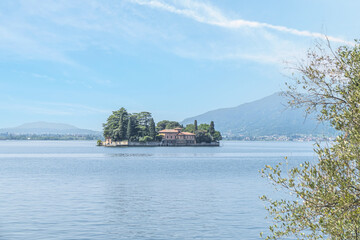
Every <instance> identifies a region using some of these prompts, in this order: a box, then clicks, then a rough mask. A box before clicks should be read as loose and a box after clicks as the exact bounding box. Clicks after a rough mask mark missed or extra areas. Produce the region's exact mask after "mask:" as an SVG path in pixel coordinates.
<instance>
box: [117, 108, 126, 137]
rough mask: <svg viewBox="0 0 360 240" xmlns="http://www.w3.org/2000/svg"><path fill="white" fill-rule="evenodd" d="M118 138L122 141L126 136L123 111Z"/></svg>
mask: <svg viewBox="0 0 360 240" xmlns="http://www.w3.org/2000/svg"><path fill="white" fill-rule="evenodd" d="M118 138H119V141H122V140H124V138H125V126H124V114H123V113H122V114H121V115H120V120H119V130H118Z"/></svg>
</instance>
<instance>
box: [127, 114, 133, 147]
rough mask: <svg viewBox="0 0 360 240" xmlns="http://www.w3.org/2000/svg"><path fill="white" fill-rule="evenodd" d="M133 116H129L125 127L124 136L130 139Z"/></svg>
mask: <svg viewBox="0 0 360 240" xmlns="http://www.w3.org/2000/svg"><path fill="white" fill-rule="evenodd" d="M132 119H133V117H129V119H128V125H127V129H126V138H127V139H128V140H129V141H131V137H132V136H133V120H132Z"/></svg>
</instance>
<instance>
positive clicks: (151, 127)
mask: <svg viewBox="0 0 360 240" xmlns="http://www.w3.org/2000/svg"><path fill="white" fill-rule="evenodd" d="M149 136H150V137H152V139H153V140H154V139H155V137H156V131H155V122H154V119H153V118H151V119H150V124H149Z"/></svg>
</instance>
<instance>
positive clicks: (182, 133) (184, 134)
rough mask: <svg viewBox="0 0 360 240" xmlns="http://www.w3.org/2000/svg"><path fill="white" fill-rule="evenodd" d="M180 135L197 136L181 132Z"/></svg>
mask: <svg viewBox="0 0 360 240" xmlns="http://www.w3.org/2000/svg"><path fill="white" fill-rule="evenodd" d="M179 135H188V136H195V134H193V133H189V132H181V133H179Z"/></svg>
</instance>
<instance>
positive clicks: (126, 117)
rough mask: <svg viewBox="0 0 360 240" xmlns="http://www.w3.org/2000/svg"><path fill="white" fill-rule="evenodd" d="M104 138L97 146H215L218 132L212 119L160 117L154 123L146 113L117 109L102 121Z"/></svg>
mask: <svg viewBox="0 0 360 240" xmlns="http://www.w3.org/2000/svg"><path fill="white" fill-rule="evenodd" d="M103 128H104V132H103V135H104V138H105V141H101V140H99V141H98V142H97V145H98V146H105V147H123V146H129V147H130V146H133V147H136V146H138V147H142V146H149V147H150V146H154V147H155V146H174V147H175V146H219V145H220V144H219V141H220V140H221V139H222V136H221V133H220V132H219V131H216V130H215V125H214V122H213V121H211V122H210V124H206V123H202V124H200V125H199V126H198V124H197V121H196V120H195V121H194V124H188V125H186V126H185V127H184V126H182V125H181V124H180V123H179V122H176V121H169V120H163V121H160V122H158V123H157V124H156V125H155V121H154V119H153V118H152V115H151V113H150V112H140V113H128V112H127V111H126V109H125V108H120V109H119V110H117V111H113V113H112V114H111V115H110V116H109V117H108V119H107V122H106V123H104V124H103Z"/></svg>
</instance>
